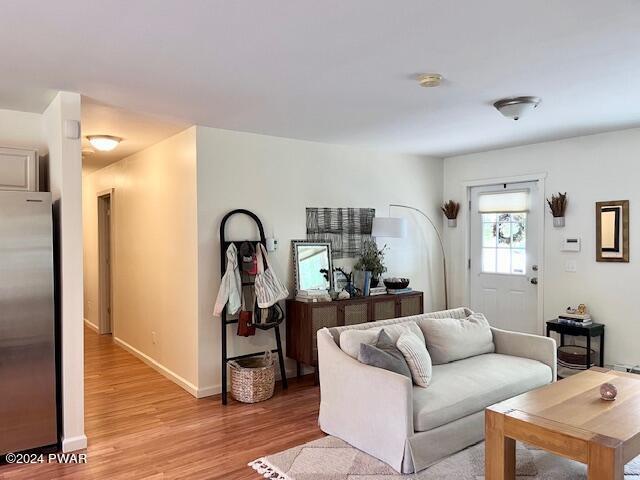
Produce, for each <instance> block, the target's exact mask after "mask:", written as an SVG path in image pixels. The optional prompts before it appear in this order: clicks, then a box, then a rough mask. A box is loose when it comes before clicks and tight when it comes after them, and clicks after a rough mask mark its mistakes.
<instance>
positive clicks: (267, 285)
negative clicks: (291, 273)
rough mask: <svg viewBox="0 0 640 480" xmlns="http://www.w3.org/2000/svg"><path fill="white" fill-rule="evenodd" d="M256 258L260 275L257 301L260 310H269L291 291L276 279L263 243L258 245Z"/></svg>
mask: <svg viewBox="0 0 640 480" xmlns="http://www.w3.org/2000/svg"><path fill="white" fill-rule="evenodd" d="M256 257H257V260H258V273H257V274H256V279H255V288H256V299H257V301H258V306H259V307H260V308H269V307H271V306H272V305H274V304H276V303H278V302H279V301H280V300H284V299H285V298H287V297H288V296H289V290H287V287H285V286H284V285H283V284H282V282H280V280H278V277H276V274H275V272H274V271H273V268H272V266H271V262H269V256H268V255H267V250H266V249H265V248H264V245H262V243H259V244H258V248H257V251H256ZM265 265H266V268H265Z"/></svg>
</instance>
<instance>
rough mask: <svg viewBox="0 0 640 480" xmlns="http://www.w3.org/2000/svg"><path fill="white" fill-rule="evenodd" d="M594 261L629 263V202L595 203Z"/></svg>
mask: <svg viewBox="0 0 640 480" xmlns="http://www.w3.org/2000/svg"><path fill="white" fill-rule="evenodd" d="M596 261H597V262H625V263H627V262H629V200H616V201H613V202H597V203H596Z"/></svg>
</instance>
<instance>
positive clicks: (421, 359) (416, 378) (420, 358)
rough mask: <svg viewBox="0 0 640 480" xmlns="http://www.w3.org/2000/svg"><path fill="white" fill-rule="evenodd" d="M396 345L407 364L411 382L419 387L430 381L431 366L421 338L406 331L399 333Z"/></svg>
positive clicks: (425, 385) (426, 384)
mask: <svg viewBox="0 0 640 480" xmlns="http://www.w3.org/2000/svg"><path fill="white" fill-rule="evenodd" d="M396 347H398V350H400V351H401V352H402V355H403V356H404V359H405V360H406V361H407V365H409V370H411V378H412V379H413V383H415V384H416V385H418V386H419V387H427V386H428V385H429V382H431V375H432V373H433V366H432V364H431V357H430V356H429V352H428V351H427V347H425V345H424V343H423V342H422V340H421V339H420V338H418V336H417V335H416V334H415V333H413V332H406V333H403V334H402V335H400V338H398V341H397V342H396Z"/></svg>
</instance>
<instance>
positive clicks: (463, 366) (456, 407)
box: [413, 353, 552, 432]
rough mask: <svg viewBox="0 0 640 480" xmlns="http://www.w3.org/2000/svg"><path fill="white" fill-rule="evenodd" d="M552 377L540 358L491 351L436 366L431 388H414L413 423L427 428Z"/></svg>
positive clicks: (420, 430) (457, 417) (529, 388)
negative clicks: (538, 359)
mask: <svg viewBox="0 0 640 480" xmlns="http://www.w3.org/2000/svg"><path fill="white" fill-rule="evenodd" d="M551 381H552V374H551V368H549V367H548V366H547V365H545V364H543V363H540V362H538V361H536V360H529V359H528V358H521V357H513V356H511V355H501V354H497V353H489V354H485V355H478V356H475V357H471V358H467V359H464V360H459V361H457V362H453V363H447V364H444V365H436V366H434V367H433V375H432V377H431V382H430V383H429V388H419V387H414V388H413V424H414V429H415V431H417V432H424V431H427V430H431V429H433V428H436V427H439V426H441V425H444V424H447V423H450V422H452V421H454V420H457V419H459V418H462V417H465V416H467V415H471V414H473V413H476V412H480V411H482V410H484V409H485V408H486V407H488V406H490V405H493V404H494V403H498V402H501V401H503V400H507V399H509V398H511V397H514V396H516V395H520V394H521V393H524V392H527V391H529V390H533V389H534V388H538V387H541V386H543V385H546V384H548V383H551Z"/></svg>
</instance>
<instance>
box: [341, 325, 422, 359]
mask: <svg viewBox="0 0 640 480" xmlns="http://www.w3.org/2000/svg"><path fill="white" fill-rule="evenodd" d="M383 328H384V331H385V332H387V335H389V338H390V339H391V341H393V343H396V342H397V341H398V338H400V335H402V334H403V333H406V332H413V334H414V335H416V336H417V337H418V338H419V339H420V341H422V343H423V344H425V341H424V335H423V334H422V330H420V327H418V325H417V324H416V323H415V322H404V323H395V324H391V325H383V326H380V327H374V328H366V329H357V328H354V329H349V330H344V331H343V332H341V333H340V348H341V349H342V351H343V352H344V353H346V354H347V355H349V356H350V357H352V358H355V359H357V358H358V354H359V353H360V344H361V343H366V344H368V345H374V344H375V343H376V342H377V341H378V334H379V333H380V330H382V329H383Z"/></svg>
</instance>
